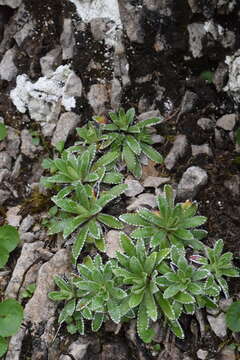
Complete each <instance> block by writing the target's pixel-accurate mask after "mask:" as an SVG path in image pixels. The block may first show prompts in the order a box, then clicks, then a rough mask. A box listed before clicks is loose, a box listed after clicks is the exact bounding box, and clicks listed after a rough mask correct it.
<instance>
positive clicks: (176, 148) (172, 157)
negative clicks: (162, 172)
mask: <svg viewBox="0 0 240 360" xmlns="http://www.w3.org/2000/svg"><path fill="white" fill-rule="evenodd" d="M187 146H188V142H187V137H186V136H185V135H177V136H176V139H175V141H174V144H173V147H172V148H171V150H170V152H169V153H168V155H167V156H166V158H165V161H164V163H165V166H166V168H167V169H168V170H171V169H172V168H173V167H174V166H175V165H176V162H177V161H178V159H180V158H182V157H183V156H184V155H185V153H186V151H187Z"/></svg>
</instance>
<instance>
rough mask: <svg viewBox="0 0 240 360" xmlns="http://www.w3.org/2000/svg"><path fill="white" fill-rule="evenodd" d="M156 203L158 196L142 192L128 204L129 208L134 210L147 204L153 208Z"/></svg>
mask: <svg viewBox="0 0 240 360" xmlns="http://www.w3.org/2000/svg"><path fill="white" fill-rule="evenodd" d="M156 205H157V203H156V196H155V195H153V194H149V193H144V194H140V195H139V196H138V197H137V198H133V199H132V201H131V204H130V205H128V207H127V210H128V211H133V210H137V209H139V208H141V207H145V206H148V207H150V208H152V209H153V208H155V207H156Z"/></svg>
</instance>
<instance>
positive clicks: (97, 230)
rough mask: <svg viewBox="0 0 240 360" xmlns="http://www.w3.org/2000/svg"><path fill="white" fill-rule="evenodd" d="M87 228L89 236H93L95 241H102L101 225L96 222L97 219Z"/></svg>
mask: <svg viewBox="0 0 240 360" xmlns="http://www.w3.org/2000/svg"><path fill="white" fill-rule="evenodd" d="M87 226H88V231H89V235H90V236H92V237H93V238H94V239H100V237H101V235H102V231H101V226H100V224H99V223H98V222H97V221H96V218H94V219H92V220H90V221H89V222H88V224H87Z"/></svg>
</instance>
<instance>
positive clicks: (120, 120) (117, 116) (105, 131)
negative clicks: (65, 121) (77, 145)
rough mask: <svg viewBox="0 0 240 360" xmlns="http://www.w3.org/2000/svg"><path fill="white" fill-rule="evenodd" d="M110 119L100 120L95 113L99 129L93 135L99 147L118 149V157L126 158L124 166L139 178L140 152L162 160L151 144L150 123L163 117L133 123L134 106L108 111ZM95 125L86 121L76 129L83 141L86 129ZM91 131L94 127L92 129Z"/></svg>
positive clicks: (87, 140) (156, 122) (157, 121)
mask: <svg viewBox="0 0 240 360" xmlns="http://www.w3.org/2000/svg"><path fill="white" fill-rule="evenodd" d="M109 116H110V118H111V121H112V122H111V123H110V122H109V123H105V121H104V123H102V122H101V121H99V117H94V120H96V122H98V125H97V126H98V127H99V130H96V134H95V139H96V141H97V142H98V150H100V151H101V150H103V151H105V150H106V149H109V151H113V152H115V151H117V153H118V158H119V159H121V160H122V161H124V162H125V164H126V166H127V169H128V170H129V171H130V172H131V173H132V174H133V175H134V176H135V177H136V178H140V177H141V174H142V167H141V162H140V155H141V154H145V155H146V156H147V157H148V158H149V159H151V160H153V161H155V162H156V163H159V164H161V163H162V161H163V158H162V156H161V154H159V152H158V151H156V150H155V149H154V148H153V147H152V146H151V145H152V144H153V140H152V134H151V132H150V130H149V127H151V126H153V125H156V124H158V123H160V122H161V121H162V118H160V117H158V118H151V119H147V120H143V121H139V122H135V123H134V117H135V110H134V109H133V108H131V109H129V110H128V111H127V112H125V111H124V110H123V109H120V110H119V111H118V112H110V113H109ZM93 126H94V125H87V127H86V129H85V128H82V129H81V130H80V129H79V130H78V134H79V136H80V137H82V138H83V140H84V141H85V143H89V142H90V139H89V136H88V134H87V129H88V128H89V127H90V128H91V129H93ZM92 131H93V130H92Z"/></svg>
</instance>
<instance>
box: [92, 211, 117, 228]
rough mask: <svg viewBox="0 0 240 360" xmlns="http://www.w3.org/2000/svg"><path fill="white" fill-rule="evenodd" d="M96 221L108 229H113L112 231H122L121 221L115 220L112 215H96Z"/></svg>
mask: <svg viewBox="0 0 240 360" xmlns="http://www.w3.org/2000/svg"><path fill="white" fill-rule="evenodd" d="M97 219H98V221H100V222H101V223H103V224H104V225H107V226H108V227H110V228H113V229H122V228H123V224H122V223H121V221H119V220H118V219H117V218H115V217H114V216H112V215H108V214H103V213H100V214H98V215H97Z"/></svg>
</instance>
